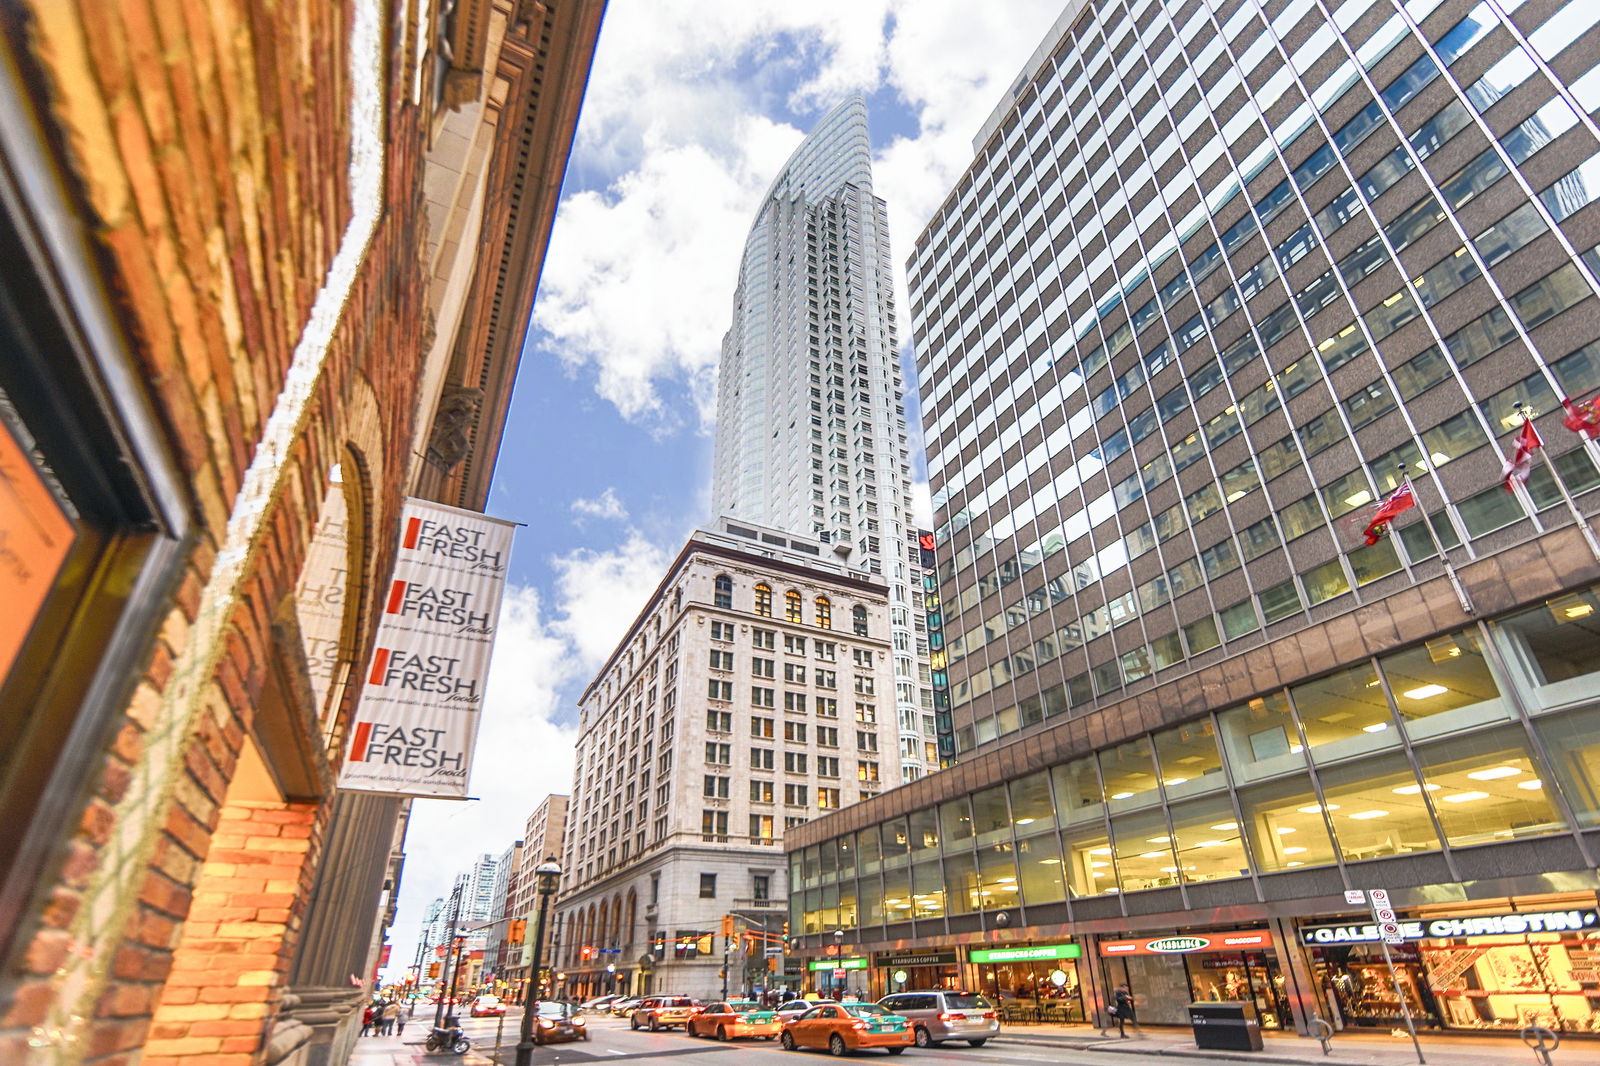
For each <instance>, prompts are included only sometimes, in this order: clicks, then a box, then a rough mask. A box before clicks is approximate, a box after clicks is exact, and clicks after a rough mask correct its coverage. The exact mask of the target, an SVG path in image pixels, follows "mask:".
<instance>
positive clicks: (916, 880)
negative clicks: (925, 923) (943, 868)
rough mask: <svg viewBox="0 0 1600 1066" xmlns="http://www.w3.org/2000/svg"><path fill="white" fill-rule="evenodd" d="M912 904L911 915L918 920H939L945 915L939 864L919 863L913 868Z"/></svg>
mask: <svg viewBox="0 0 1600 1066" xmlns="http://www.w3.org/2000/svg"><path fill="white" fill-rule="evenodd" d="M902 902H904V901H902ZM911 904H912V909H911V913H912V915H913V916H915V917H917V918H937V917H938V916H939V915H941V914H943V913H944V880H943V876H942V875H941V874H940V872H939V864H938V863H936V862H919V863H917V864H916V865H915V866H913V867H911ZM896 909H897V910H900V911H902V912H903V911H904V910H905V908H903V907H901V908H896Z"/></svg>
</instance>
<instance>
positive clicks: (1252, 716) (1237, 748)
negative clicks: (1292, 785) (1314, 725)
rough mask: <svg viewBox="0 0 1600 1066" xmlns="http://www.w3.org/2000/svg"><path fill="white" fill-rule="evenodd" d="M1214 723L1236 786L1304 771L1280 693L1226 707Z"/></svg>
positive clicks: (1296, 733)
mask: <svg viewBox="0 0 1600 1066" xmlns="http://www.w3.org/2000/svg"><path fill="white" fill-rule="evenodd" d="M1217 722H1218V724H1219V725H1220V727H1221V733H1222V747H1223V750H1225V751H1226V752H1227V753H1228V766H1229V768H1230V769H1231V770H1232V771H1233V778H1234V781H1235V782H1236V783H1238V784H1241V785H1243V784H1246V783H1248V782H1251V781H1263V780H1266V779H1267V778H1269V777H1279V776H1281V775H1283V774H1303V773H1304V772H1305V769H1306V756H1305V748H1304V746H1302V745H1301V743H1300V728H1299V726H1298V725H1296V724H1295V720H1294V715H1293V714H1291V713H1290V711H1289V700H1288V698H1287V697H1286V696H1284V694H1283V693H1281V692H1274V693H1272V694H1271V695H1267V696H1263V697H1261V698H1260V699H1254V700H1251V701H1250V702H1249V703H1246V704H1242V705H1241V706H1238V707H1232V708H1229V709H1228V710H1226V711H1223V712H1222V713H1221V714H1219V715H1218V716H1217Z"/></svg>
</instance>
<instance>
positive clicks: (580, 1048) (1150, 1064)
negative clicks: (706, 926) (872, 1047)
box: [463, 1014, 1206, 1066]
mask: <svg viewBox="0 0 1600 1066" xmlns="http://www.w3.org/2000/svg"><path fill="white" fill-rule="evenodd" d="M463 1021H464V1022H465V1026H464V1027H465V1029H466V1033H467V1035H468V1036H469V1037H471V1038H472V1051H473V1054H474V1055H482V1056H484V1057H485V1058H487V1059H490V1060H496V1059H497V1060H498V1061H499V1062H500V1063H503V1064H509V1063H511V1062H512V1060H513V1056H514V1048H515V1047H516V1043H517V1024H518V1022H519V1021H520V1017H519V1016H517V1015H514V1014H508V1015H507V1016H506V1019H505V1028H504V1031H503V1034H502V1036H501V1041H502V1045H501V1046H502V1050H501V1052H500V1054H499V1055H498V1056H497V1055H496V1054H495V1027H496V1019H493V1018H477V1019H471V1020H468V1019H463ZM590 1027H591V1028H590V1032H591V1034H592V1035H591V1037H590V1038H589V1039H588V1040H580V1041H576V1042H573V1043H566V1044H552V1045H550V1046H548V1047H541V1048H536V1049H535V1050H534V1053H533V1062H534V1066H558V1064H561V1066H564V1064H569V1063H570V1064H572V1066H579V1064H586V1063H612V1062H616V1063H624V1062H651V1063H654V1062H660V1063H663V1064H667V1066H808V1064H810V1066H822V1063H824V1062H825V1061H827V1060H828V1059H829V1058H831V1056H829V1054H828V1053H827V1052H826V1051H784V1050H783V1048H782V1047H780V1046H779V1045H778V1043H777V1041H767V1040H739V1041H733V1042H730V1043H727V1044H719V1043H717V1042H715V1041H712V1040H705V1039H699V1040H691V1039H689V1038H688V1037H687V1036H685V1035H684V1034H683V1032H682V1031H680V1030H677V1029H674V1030H671V1031H669V1032H664V1033H650V1032H634V1031H632V1030H630V1029H629V1028H628V1023H627V1022H626V1021H623V1020H622V1019H618V1018H605V1017H601V1018H595V1019H593V1020H591V1022H590ZM729 1055H733V1056H736V1057H734V1058H728V1057H726V1056H729ZM751 1055H758V1056H760V1055H765V1056H770V1057H769V1058H762V1059H758V1060H755V1061H753V1062H752V1060H751V1059H750V1058H749V1056H751ZM852 1057H853V1058H854V1059H855V1060H856V1061H858V1062H861V1063H867V1062H874V1063H876V1062H882V1063H884V1066H887V1064H888V1062H889V1060H890V1056H889V1054H888V1053H887V1052H884V1051H861V1052H857V1053H856V1054H855V1055H854V1056H852ZM914 1061H922V1062H927V1063H930V1064H931V1063H938V1064H940V1066H994V1064H997V1063H999V1064H1006V1063H1017V1064H1019V1066H1020V1064H1029V1066H1031V1064H1034V1063H1052V1064H1056V1066H1061V1064H1066V1066H1158V1064H1159V1066H1171V1064H1172V1061H1173V1060H1172V1059H1171V1058H1167V1057H1163V1056H1158V1055H1129V1054H1118V1055H1107V1054H1104V1053H1098V1052H1091V1051H1073V1050H1069V1049H1066V1048H1053V1047H1035V1046H1030V1045H1026V1044H1007V1043H1005V1042H1003V1040H1002V1041H1000V1042H991V1043H989V1044H986V1045H985V1046H984V1047H982V1048H973V1047H968V1046H967V1045H965V1044H946V1045H944V1046H943V1047H938V1048H930V1049H928V1050H923V1049H921V1048H907V1049H906V1052H905V1054H903V1055H900V1056H899V1057H897V1058H896V1059H895V1060H894V1062H895V1066H913V1063H914ZM1188 1061H1190V1062H1195V1061H1200V1062H1204V1061H1206V1060H1204V1059H1200V1060H1196V1059H1190V1060H1188Z"/></svg>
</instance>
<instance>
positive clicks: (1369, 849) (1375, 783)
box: [1319, 752, 1439, 862]
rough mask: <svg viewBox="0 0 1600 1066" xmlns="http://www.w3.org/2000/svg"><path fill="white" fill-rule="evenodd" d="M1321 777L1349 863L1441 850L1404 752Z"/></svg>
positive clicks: (1334, 827) (1322, 773) (1325, 773)
mask: <svg viewBox="0 0 1600 1066" xmlns="http://www.w3.org/2000/svg"><path fill="white" fill-rule="evenodd" d="M1319 776H1320V777H1321V779H1322V793H1323V795H1324V796H1326V797H1327V812H1328V817H1329V821H1331V822H1332V823H1333V832H1334V836H1335V837H1336V838H1337V839H1338V841H1339V851H1340V854H1342V855H1343V856H1344V858H1345V861H1346V862H1359V861H1361V860H1362V859H1377V858H1382V857H1383V856H1385V855H1404V854H1406V853H1408V852H1415V851H1437V850H1438V848H1439V836H1438V833H1436V832H1435V831H1434V828H1433V821H1432V819H1431V818H1429V816H1428V804H1427V801H1426V800H1425V799H1423V796H1422V793H1423V789H1424V786H1423V785H1422V784H1421V783H1420V782H1419V781H1417V776H1416V774H1414V773H1413V772H1412V770H1411V766H1410V764H1409V763H1407V762H1406V758H1405V755H1404V754H1402V753H1401V752H1390V753H1388V754H1385V755H1379V756H1375V757H1373V758H1369V759H1363V760H1362V761H1361V762H1358V763H1351V764H1346V765H1343V766H1338V767H1335V768H1333V769H1330V770H1322V771H1321V772H1320V775H1319Z"/></svg>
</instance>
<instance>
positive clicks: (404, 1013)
mask: <svg viewBox="0 0 1600 1066" xmlns="http://www.w3.org/2000/svg"><path fill="white" fill-rule="evenodd" d="M414 1010H416V1004H414V1003H410V1002H408V1003H406V1004H405V1006H403V1007H401V1008H400V1013H399V1014H396V1015H395V1016H394V1035H395V1036H405V1035H406V1022H409V1021H410V1020H411V1012H412V1011H414Z"/></svg>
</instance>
